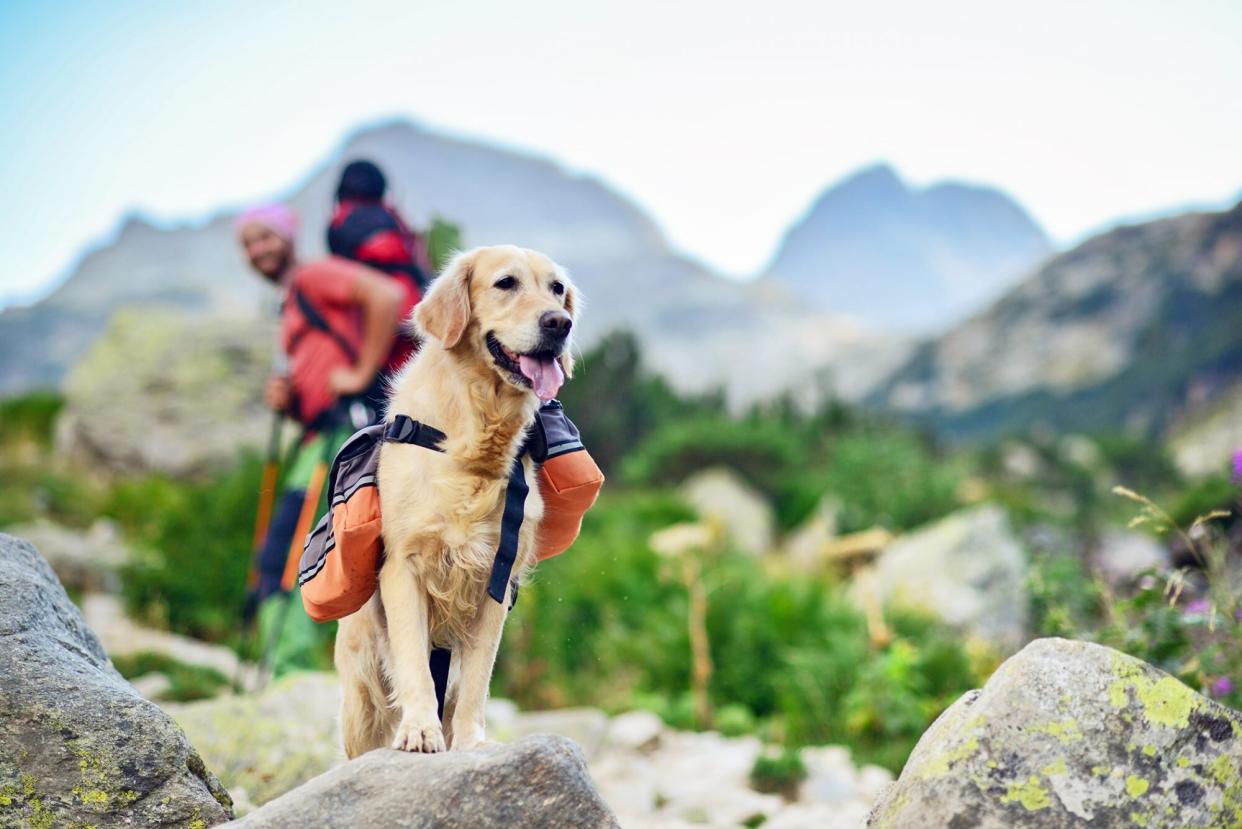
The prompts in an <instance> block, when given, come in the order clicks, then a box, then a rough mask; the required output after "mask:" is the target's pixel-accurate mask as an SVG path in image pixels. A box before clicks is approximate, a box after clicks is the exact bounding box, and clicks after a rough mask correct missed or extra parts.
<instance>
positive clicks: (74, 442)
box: [56, 307, 275, 477]
mask: <svg viewBox="0 0 1242 829" xmlns="http://www.w3.org/2000/svg"><path fill="white" fill-rule="evenodd" d="M274 343H275V332H274V329H273V328H272V327H271V325H270V324H266V323H264V322H261V321H256V320H253V319H249V318H238V319H227V318H212V317H204V316H201V315H199V316H195V315H192V314H187V313H185V312H183V311H177V310H176V309H172V308H163V307H160V308H143V309H130V310H125V311H121V312H118V313H117V314H116V316H115V317H113V319H112V321H111V322H110V323H109V325H108V329H107V332H106V333H105V334H104V336H103V338H102V339H100V340H99V342H97V343H96V344H95V345H94V346H93V347H92V348H91V350H90V352H88V353H87V355H86V356H85V357H83V358H82V360H81V362H79V363H78V364H77V365H75V366H74V368H73V370H72V371H71V372H70V373H69V376H68V377H67V378H66V379H65V385H64V392H65V410H64V412H63V413H62V415H61V416H60V419H59V420H58V422H57V426H56V447H57V451H58V452H60V453H62V454H64V455H67V456H69V457H71V458H74V459H77V460H79V461H82V462H86V463H91V464H94V465H96V466H98V467H102V468H105V469H108V470H112V471H115V472H122V473H134V472H152V471H154V472H163V473H165V474H168V475H172V476H176V477H185V476H192V475H196V474H200V473H203V472H205V471H208V470H210V469H212V468H213V467H218V466H221V465H224V464H228V463H232V462H233V461H235V459H236V456H237V453H238V451H239V450H240V449H243V448H247V447H249V448H255V449H257V448H258V447H261V446H262V445H263V441H264V439H265V437H266V435H267V433H268V426H269V424H270V423H271V412H270V411H268V410H267V409H266V408H265V407H264V404H263V395H262V389H263V382H264V380H266V379H267V376H268V374H269V373H270V370H271V362H272V352H273V347H274Z"/></svg>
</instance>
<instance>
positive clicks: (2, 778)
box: [0, 534, 232, 829]
mask: <svg viewBox="0 0 1242 829" xmlns="http://www.w3.org/2000/svg"><path fill="white" fill-rule="evenodd" d="M0 608H3V613H0V826H4V827H8V826H33V827H47V829H50V827H60V826H66V827H68V826H74V827H85V826H95V827H99V829H102V827H109V826H142V827H148V826H150V827H155V826H184V827H204V826H209V825H214V824H217V823H221V822H223V821H225V820H228V819H229V818H230V817H231V816H232V814H231V813H232V808H231V801H230V800H229V796H228V793H227V792H225V790H224V789H223V788H222V787H221V786H220V783H219V781H217V780H216V778H215V777H214V776H213V775H212V774H211V772H209V771H208V770H207V769H206V767H205V766H204V765H203V761H202V759H201V758H200V757H199V756H198V753H197V752H195V751H194V749H193V747H191V746H190V744H189V742H188V741H187V740H186V738H185V735H184V734H183V733H182V732H181V729H180V728H178V727H177V725H176V724H175V723H174V722H173V721H172V720H171V719H170V718H169V717H168V715H166V714H165V713H164V712H163V711H161V710H160V709H159V708H157V707H156V706H155V705H153V704H152V703H150V702H147V701H146V700H144V699H143V698H142V697H141V696H139V695H138V692H137V691H135V690H134V688H133V687H132V686H130V684H129V683H127V682H126V681H125V680H124V679H123V678H122V677H121V675H120V674H118V673H117V672H116V670H115V669H114V668H113V667H112V665H111V663H109V662H108V657H107V656H106V655H105V654H104V651H103V648H102V647H101V646H100V644H99V640H98V639H96V638H95V635H94V634H93V633H91V631H90V629H89V628H87V627H86V623H85V622H84V621H83V620H82V616H81V614H80V613H78V610H77V608H76V607H74V606H73V603H72V602H70V601H69V597H68V596H67V595H66V594H65V590H64V588H63V587H61V585H60V583H59V582H58V581H57V580H56V576H55V575H54V574H53V572H52V568H51V567H50V566H48V563H47V562H46V561H44V560H43V558H42V557H41V556H40V555H39V553H38V551H37V550H36V549H35V548H34V546H33V545H31V544H29V543H28V542H25V541H21V540H20V539H17V538H14V537H12V536H10V535H5V534H0Z"/></svg>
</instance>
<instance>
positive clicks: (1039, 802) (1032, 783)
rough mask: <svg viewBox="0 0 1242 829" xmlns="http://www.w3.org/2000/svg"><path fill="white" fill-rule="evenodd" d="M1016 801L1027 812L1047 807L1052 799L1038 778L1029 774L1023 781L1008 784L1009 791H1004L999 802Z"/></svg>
mask: <svg viewBox="0 0 1242 829" xmlns="http://www.w3.org/2000/svg"><path fill="white" fill-rule="evenodd" d="M1015 801H1016V802H1018V803H1021V804H1022V807H1023V808H1024V809H1026V810H1027V811H1028V812H1037V811H1039V810H1040V809H1047V808H1048V807H1049V806H1051V805H1052V799H1051V798H1050V797H1049V796H1048V790H1047V789H1045V788H1044V786H1043V784H1042V783H1040V782H1039V778H1038V777H1036V776H1035V775H1033V774H1032V775H1031V776H1030V777H1029V778H1028V779H1027V781H1026V782H1025V783H1014V784H1012V785H1010V787H1009V791H1007V792H1005V796H1004V797H1002V798H1001V803H1013V802H1015Z"/></svg>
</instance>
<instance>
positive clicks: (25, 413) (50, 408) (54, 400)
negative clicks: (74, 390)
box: [0, 391, 65, 448]
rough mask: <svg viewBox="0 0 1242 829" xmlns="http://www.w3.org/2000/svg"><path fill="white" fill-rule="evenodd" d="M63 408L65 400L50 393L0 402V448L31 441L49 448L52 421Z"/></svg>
mask: <svg viewBox="0 0 1242 829" xmlns="http://www.w3.org/2000/svg"><path fill="white" fill-rule="evenodd" d="M64 405H65V399H64V398H63V397H61V396H60V395H59V394H57V393H56V392H52V391H36V392H31V393H29V394H24V395H21V396H19V397H10V398H7V399H5V400H0V446H5V447H8V446H11V445H12V444H14V443H16V442H19V441H31V442H33V443H35V444H37V445H39V446H41V447H44V448H48V447H50V446H51V445H52V435H53V432H54V430H55V426H56V417H57V415H59V414H60V410H61V409H62V408H63V407H64Z"/></svg>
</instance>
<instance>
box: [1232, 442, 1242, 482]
mask: <svg viewBox="0 0 1242 829" xmlns="http://www.w3.org/2000/svg"><path fill="white" fill-rule="evenodd" d="M1233 482H1234V483H1235V484H1242V449H1239V450H1237V451H1236V452H1234V453H1233Z"/></svg>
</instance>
